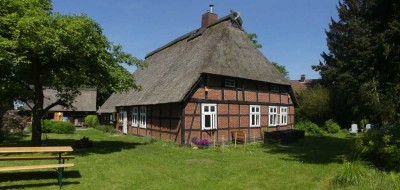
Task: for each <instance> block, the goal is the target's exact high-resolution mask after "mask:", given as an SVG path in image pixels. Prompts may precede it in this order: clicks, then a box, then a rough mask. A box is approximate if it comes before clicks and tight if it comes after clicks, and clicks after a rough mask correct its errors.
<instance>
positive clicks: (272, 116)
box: [268, 106, 278, 126]
mask: <svg viewBox="0 0 400 190" xmlns="http://www.w3.org/2000/svg"><path fill="white" fill-rule="evenodd" d="M277 112H278V108H277V107H276V106H269V112H268V116H269V117H268V126H276V125H277V121H276V119H277V114H278V113H277Z"/></svg>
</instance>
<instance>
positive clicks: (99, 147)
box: [0, 135, 149, 156]
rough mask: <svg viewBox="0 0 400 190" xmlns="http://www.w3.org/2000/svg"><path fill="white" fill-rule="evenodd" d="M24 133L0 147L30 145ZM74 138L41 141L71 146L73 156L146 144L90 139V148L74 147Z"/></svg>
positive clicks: (9, 138)
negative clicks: (91, 144)
mask: <svg viewBox="0 0 400 190" xmlns="http://www.w3.org/2000/svg"><path fill="white" fill-rule="evenodd" d="M25 137H26V136H24V135H13V136H10V137H8V138H7V141H6V142H4V143H2V144H0V147H23V146H31V145H30V140H26V139H23V138H25ZM76 141H77V140H76V139H71V138H70V139H46V140H43V141H42V146H72V147H73V149H74V151H73V152H72V153H69V154H70V155H74V156H86V155H90V154H110V153H114V152H120V151H122V150H123V149H134V148H136V147H137V146H140V145H147V144H149V143H146V142H125V141H118V140H117V141H108V140H103V141H92V143H93V146H92V147H91V148H84V149H78V148H75V147H74V145H75V142H76ZM10 155H11V154H10Z"/></svg>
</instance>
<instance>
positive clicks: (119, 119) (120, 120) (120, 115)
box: [118, 111, 124, 122]
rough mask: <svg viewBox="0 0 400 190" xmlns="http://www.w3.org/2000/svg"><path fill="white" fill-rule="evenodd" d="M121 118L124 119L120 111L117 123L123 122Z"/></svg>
mask: <svg viewBox="0 0 400 190" xmlns="http://www.w3.org/2000/svg"><path fill="white" fill-rule="evenodd" d="M123 117H124V115H123V113H122V111H120V112H119V114H118V121H119V122H123V119H124V118H123Z"/></svg>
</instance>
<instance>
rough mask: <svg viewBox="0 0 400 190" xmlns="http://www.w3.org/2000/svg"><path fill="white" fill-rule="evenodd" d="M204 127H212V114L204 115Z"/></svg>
mask: <svg viewBox="0 0 400 190" xmlns="http://www.w3.org/2000/svg"><path fill="white" fill-rule="evenodd" d="M204 127H205V128H209V127H211V115H205V116H204Z"/></svg>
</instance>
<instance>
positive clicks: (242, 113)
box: [184, 75, 294, 143]
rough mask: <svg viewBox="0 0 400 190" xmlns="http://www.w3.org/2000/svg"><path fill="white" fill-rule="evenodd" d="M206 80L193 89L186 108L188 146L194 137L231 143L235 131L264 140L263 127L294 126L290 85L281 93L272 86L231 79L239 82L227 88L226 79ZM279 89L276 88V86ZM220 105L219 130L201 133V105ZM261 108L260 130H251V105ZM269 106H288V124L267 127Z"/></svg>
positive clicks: (212, 76) (251, 137)
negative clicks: (274, 90)
mask: <svg viewBox="0 0 400 190" xmlns="http://www.w3.org/2000/svg"><path fill="white" fill-rule="evenodd" d="M203 77H204V78H203V81H202V82H201V84H200V85H198V87H197V88H196V89H195V90H194V93H193V95H192V96H191V97H190V99H189V100H188V103H187V104H186V106H185V110H184V115H185V117H184V118H185V121H184V125H185V143H190V142H191V139H192V138H193V137H197V138H198V139H208V140H209V141H213V140H214V139H215V140H217V141H218V142H220V141H221V140H222V138H224V140H227V141H231V138H232V137H231V132H232V131H238V130H239V131H244V132H245V133H246V135H247V137H248V139H249V140H252V139H254V138H256V139H261V138H263V128H269V130H270V131H274V130H285V129H290V128H292V127H293V126H294V106H293V103H292V101H291V100H290V96H289V94H288V90H289V89H288V86H279V91H278V92H273V91H272V86H273V84H268V83H263V82H258V81H250V80H245V79H237V78H229V79H233V80H235V82H236V87H234V88H232V87H231V88H227V87H225V86H224V85H225V84H224V81H225V79H226V78H225V77H223V76H216V75H205V76H203ZM275 86H276V85H275ZM206 103H215V104H217V118H218V120H217V122H218V123H217V129H216V130H202V124H201V122H202V109H201V105H202V104H206ZM251 105H255V106H260V112H261V113H260V116H261V117H260V125H261V126H260V127H250V120H249V119H250V110H249V108H250V106H251ZM269 106H276V107H277V109H278V110H279V109H280V107H287V108H288V114H287V125H277V126H272V127H271V126H268V118H269V117H268V114H269V113H268V112H269Z"/></svg>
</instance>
